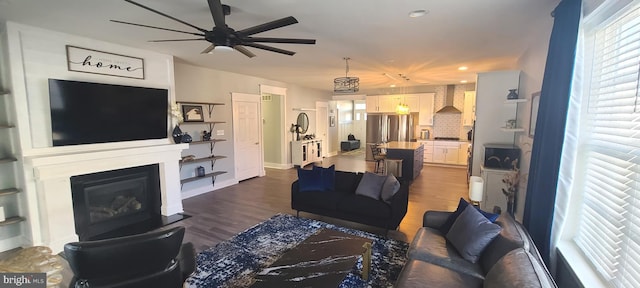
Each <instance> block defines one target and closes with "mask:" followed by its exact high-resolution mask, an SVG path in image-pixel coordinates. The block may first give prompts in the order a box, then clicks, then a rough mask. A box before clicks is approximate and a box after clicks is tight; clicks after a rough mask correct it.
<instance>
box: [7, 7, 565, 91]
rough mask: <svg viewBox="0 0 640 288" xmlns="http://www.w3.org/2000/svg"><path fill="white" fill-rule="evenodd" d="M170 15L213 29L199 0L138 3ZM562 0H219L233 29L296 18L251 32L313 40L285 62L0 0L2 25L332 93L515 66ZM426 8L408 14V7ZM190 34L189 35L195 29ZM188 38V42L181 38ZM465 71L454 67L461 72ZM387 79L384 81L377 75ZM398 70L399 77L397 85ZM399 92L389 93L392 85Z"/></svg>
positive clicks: (120, 15)
mask: <svg viewBox="0 0 640 288" xmlns="http://www.w3.org/2000/svg"><path fill="white" fill-rule="evenodd" d="M136 1H137V2H139V3H142V4H144V5H146V6H149V7H152V8H154V9H156V10H159V11H162V12H165V13H167V14H169V15H171V16H174V17H176V18H178V19H181V20H184V21H186V22H188V23H191V24H194V25H196V26H199V27H203V28H207V29H208V28H211V27H212V26H213V20H212V18H211V15H210V12H209V8H208V6H207V1H206V0H136ZM559 2H560V0H482V1H480V0H440V1H434V0H432V1H424V0H297V1H296V0H268V1H266V0H264V1H258V0H222V3H223V4H227V5H229V6H231V15H229V16H227V21H226V22H227V25H229V27H231V28H234V29H236V30H240V29H244V28H247V27H251V26H254V25H258V24H262V23H264V22H268V21H272V20H275V19H279V18H283V17H286V16H294V17H296V18H297V19H298V21H299V22H300V23H298V24H294V25H291V26H287V27H283V28H280V29H276V30H272V31H267V32H264V33H261V34H256V35H254V36H256V37H258V36H264V37H286V38H311V39H316V40H317V43H316V45H296V44H270V45H272V46H275V47H279V48H283V49H287V50H292V51H296V52H297V54H296V55H294V56H287V55H282V54H277V53H272V52H267V51H263V50H259V49H254V48H251V47H247V49H249V50H251V51H252V52H253V53H254V54H256V55H257V56H256V57H254V58H248V57H246V56H244V55H242V54H240V53H239V52H236V51H234V52H227V53H224V52H223V53H218V52H215V53H214V54H200V52H201V51H202V50H203V49H205V48H206V47H207V46H208V45H209V43H207V42H205V41H192V42H165V43H150V42H147V40H154V39H156V40H157V39H180V38H190V37H189V35H185V34H181V33H174V32H169V31H161V30H155V29H147V28H142V27H134V26H129V25H123V24H118V23H113V22H110V21H109V20H110V19H115V20H122V21H127V22H135V23H141V24H147V25H152V26H159V27H166V28H170V29H177V30H185V31H192V28H190V27H188V26H185V25H183V24H180V23H177V22H175V21H172V20H170V19H167V18H164V17H162V16H160V15H157V14H154V13H152V12H149V11H147V10H144V9H142V8H140V7H137V6H134V5H132V4H129V3H127V2H124V1H121V0H0V19H5V20H9V21H14V22H18V23H22V24H27V25H32V26H37V27H43V28H46V29H50V30H56V31H61V32H66V33H70V34H75V35H80V36H85V37H90V38H94V39H99V40H104V41H108V42H113V43H119V44H123V45H127V46H131V47H137V48H142V49H147V50H152V51H157V52H161V53H166V54H170V55H174V56H176V58H177V59H178V61H183V62H186V63H189V64H193V65H198V66H204V67H210V68H212V69H217V70H223V71H229V72H235V73H240V74H245V75H252V76H257V77H262V78H267V79H272V80H277V81H282V82H286V83H293V84H297V85H301V86H305V87H310V88H315V89H321V90H325V91H333V79H334V78H336V77H342V76H344V75H345V62H344V60H343V59H342V58H343V57H345V56H346V57H350V58H351V59H352V60H351V61H350V62H349V66H350V71H349V76H356V77H360V90H361V92H364V93H369V94H372V93H374V94H375V93H376V92H378V93H379V92H381V91H384V90H385V89H386V90H388V89H389V88H388V87H389V85H391V84H394V82H396V83H397V84H398V87H401V86H421V85H425V83H428V84H455V83H459V82H460V81H461V80H468V81H469V82H474V81H475V74H476V73H477V72H483V71H493V70H504V69H514V68H516V61H517V59H518V58H519V57H520V56H521V55H522V54H523V53H524V52H525V51H526V49H527V47H528V46H529V45H530V44H531V43H530V41H531V38H532V37H530V36H531V35H539V34H540V33H541V31H540V30H541V29H544V30H547V31H542V32H543V33H547V34H548V33H549V31H548V30H549V29H550V26H549V25H548V23H550V17H551V16H550V13H551V11H552V10H553V9H554V8H555V6H556V5H557V4H558V3H559ZM418 9H424V10H428V14H427V15H425V16H423V17H420V18H410V17H408V13H409V12H410V11H412V10H418ZM194 32H195V31H194ZM185 36H186V37H185ZM463 65H464V66H468V67H469V70H467V71H464V72H463V71H458V70H457V67H459V66H463ZM384 73H387V74H388V75H392V76H393V78H395V79H397V80H392V79H391V78H390V77H387V76H385V75H384ZM398 74H404V75H407V76H408V78H409V79H411V80H410V81H404V80H402V79H401V78H400V77H397V76H396V75H398ZM396 89H397V88H396Z"/></svg>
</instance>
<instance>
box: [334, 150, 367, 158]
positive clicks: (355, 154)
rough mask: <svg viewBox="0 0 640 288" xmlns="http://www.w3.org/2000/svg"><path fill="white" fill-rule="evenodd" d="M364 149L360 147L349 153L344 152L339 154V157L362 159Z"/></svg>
mask: <svg viewBox="0 0 640 288" xmlns="http://www.w3.org/2000/svg"><path fill="white" fill-rule="evenodd" d="M364 152H365V150H364V148H363V147H360V148H358V149H355V150H351V151H346V152H340V156H349V157H363V158H364V156H365V155H364Z"/></svg>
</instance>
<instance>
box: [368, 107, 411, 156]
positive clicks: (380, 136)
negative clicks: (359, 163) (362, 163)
mask: <svg viewBox="0 0 640 288" xmlns="http://www.w3.org/2000/svg"><path fill="white" fill-rule="evenodd" d="M417 124H418V113H411V114H409V115H396V114H368V115H367V142H366V145H367V147H366V160H367V161H373V154H372V153H371V145H372V144H381V143H386V142H391V141H413V140H415V138H416V137H414V131H415V125H417Z"/></svg>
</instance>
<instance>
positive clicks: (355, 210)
mask: <svg viewBox="0 0 640 288" xmlns="http://www.w3.org/2000/svg"><path fill="white" fill-rule="evenodd" d="M363 179H364V178H363ZM338 211H342V212H346V213H350V214H355V215H361V216H366V217H373V218H389V217H391V207H390V206H389V205H387V203H384V202H383V201H380V200H375V199H372V198H370V197H367V196H361V195H346V196H345V197H343V198H342V199H340V202H339V203H338Z"/></svg>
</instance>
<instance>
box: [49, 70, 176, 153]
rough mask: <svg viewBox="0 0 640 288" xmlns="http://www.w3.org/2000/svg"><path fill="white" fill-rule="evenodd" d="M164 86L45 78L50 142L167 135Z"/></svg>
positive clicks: (91, 141)
mask: <svg viewBox="0 0 640 288" xmlns="http://www.w3.org/2000/svg"><path fill="white" fill-rule="evenodd" d="M168 95H169V92H168V90H167V89H157V88H144V87H132V86H121V85H110V84H100V83H88V82H78V81H68V80H57V79H49V100H50V104H51V130H52V138H53V146H65V145H78V144H94V143H107V142H119V141H133V140H147V139H163V138H167V130H168V129H167V113H168V102H169V96H168Z"/></svg>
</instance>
